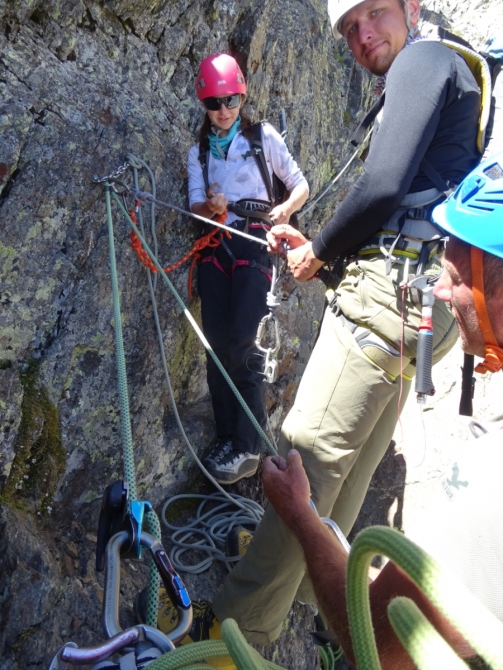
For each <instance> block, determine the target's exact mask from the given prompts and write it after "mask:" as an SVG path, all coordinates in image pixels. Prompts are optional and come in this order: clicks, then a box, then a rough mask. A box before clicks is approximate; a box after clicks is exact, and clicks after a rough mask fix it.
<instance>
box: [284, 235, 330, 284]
mask: <svg viewBox="0 0 503 670" xmlns="http://www.w3.org/2000/svg"><path fill="white" fill-rule="evenodd" d="M287 260H288V267H289V268H290V272H291V273H292V274H293V276H294V277H295V279H297V280H298V281H307V280H308V279H311V277H313V276H314V275H315V274H316V273H317V272H318V270H319V269H320V268H321V267H322V266H323V261H320V260H319V259H318V258H316V256H315V255H314V253H313V245H312V243H311V242H306V243H305V244H303V245H302V246H301V247H297V248H296V249H291V250H290V251H289V252H288V253H287Z"/></svg>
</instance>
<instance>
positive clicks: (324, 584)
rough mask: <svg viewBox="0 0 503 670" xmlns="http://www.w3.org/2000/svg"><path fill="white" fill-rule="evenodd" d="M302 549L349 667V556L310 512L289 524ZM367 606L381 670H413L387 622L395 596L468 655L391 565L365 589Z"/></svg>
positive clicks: (456, 636) (467, 649) (465, 646)
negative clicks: (408, 601) (404, 599)
mask: <svg viewBox="0 0 503 670" xmlns="http://www.w3.org/2000/svg"><path fill="white" fill-rule="evenodd" d="M288 525H289V527H290V529H291V530H292V532H293V533H294V535H295V536H296V537H297V539H298V541H299V543H300V544H301V546H302V548H303V550H304V554H305V560H306V564H307V568H308V572H309V576H310V578H311V581H312V583H313V587H314V591H315V593H316V597H317V599H318V603H319V605H320V607H321V609H322V611H323V613H324V614H325V616H326V617H327V619H328V622H329V625H330V627H331V629H332V630H333V631H334V633H335V635H336V636H337V638H338V640H339V642H340V643H341V645H342V647H343V649H344V651H345V653H346V655H347V656H348V658H349V659H350V660H351V661H352V662H354V653H353V647H352V643H351V637H350V633H349V621H348V615H347V609H346V569H347V562H348V555H347V553H346V551H345V550H344V548H343V547H342V545H341V544H340V542H339V541H338V540H337V538H336V537H335V535H334V534H333V532H332V531H331V530H330V529H329V528H328V527H327V526H325V525H324V524H323V523H322V522H321V521H320V519H319V518H318V516H317V515H316V513H315V512H314V511H313V510H311V509H309V511H307V510H306V511H305V512H303V513H302V514H301V515H297V516H296V519H295V520H290V522H289V523H288ZM369 589H370V603H371V610H372V621H373V625H374V631H375V636H376V643H377V647H378V651H379V657H380V659H381V664H382V668H383V670H409V669H410V670H413V668H414V663H413V662H412V660H411V658H410V657H409V655H408V654H407V652H406V651H405V649H404V648H403V647H402V645H401V644H400V642H399V640H398V638H397V637H396V635H395V633H394V631H393V629H392V627H391V624H390V623H389V620H388V616H387V607H388V604H389V602H390V601H391V600H392V599H393V598H394V597H396V596H398V595H401V596H406V597H409V598H411V599H412V600H414V602H415V603H416V604H417V605H418V607H419V608H420V609H421V611H422V612H423V613H424V614H425V615H426V617H427V618H428V619H429V620H430V621H431V622H432V623H433V625H434V626H435V628H436V629H437V630H438V631H439V633H440V634H441V635H442V636H443V637H444V638H445V639H446V640H447V641H448V642H449V643H450V644H451V646H452V647H453V648H454V649H455V650H456V652H457V653H458V654H459V655H460V656H462V657H465V658H466V657H469V656H472V655H473V651H472V649H471V648H470V647H469V645H468V644H467V643H466V642H465V640H464V639H463V638H462V637H461V636H460V635H459V634H458V633H457V631H455V630H454V629H453V628H452V626H451V625H450V624H449V622H448V621H447V620H446V619H445V618H444V617H443V616H442V615H441V614H440V612H438V610H436V609H435V608H434V607H433V606H432V605H431V603H430V602H429V601H428V600H427V599H426V598H425V596H424V595H423V594H422V593H421V592H420V591H419V590H418V589H417V587H416V586H415V585H414V584H413V583H412V582H411V581H410V580H409V579H408V578H407V577H406V575H405V574H404V573H402V572H401V571H400V570H399V569H398V568H396V567H395V566H394V565H392V564H390V563H388V565H387V566H386V567H385V568H384V570H382V571H381V572H380V573H379V574H378V576H377V577H376V579H375V580H374V581H373V582H372V583H371V584H370V586H369Z"/></svg>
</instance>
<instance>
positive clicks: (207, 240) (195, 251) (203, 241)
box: [129, 209, 232, 300]
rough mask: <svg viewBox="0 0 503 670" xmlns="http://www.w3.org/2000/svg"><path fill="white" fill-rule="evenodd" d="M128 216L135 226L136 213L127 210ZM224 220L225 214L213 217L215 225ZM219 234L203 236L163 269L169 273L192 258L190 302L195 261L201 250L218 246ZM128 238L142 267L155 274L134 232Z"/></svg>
mask: <svg viewBox="0 0 503 670" xmlns="http://www.w3.org/2000/svg"><path fill="white" fill-rule="evenodd" d="M129 216H130V217H131V221H132V222H133V223H134V224H135V225H136V212H135V211H134V209H131V210H129ZM226 219H227V212H224V213H223V214H218V215H217V216H215V221H216V222H217V223H225V221H226ZM219 232H220V231H219V229H218V228H215V229H214V230H212V231H211V232H210V233H208V234H207V235H203V236H202V237H200V238H199V239H198V240H196V241H195V242H194V244H193V245H192V248H191V249H190V251H188V252H187V253H186V254H185V256H182V258H180V260H179V261H176V263H172V264H171V265H168V266H167V267H165V268H163V270H164V272H171V271H172V270H176V268H179V267H180V266H181V265H183V264H184V263H185V262H186V261H188V260H189V258H190V257H191V256H193V259H192V263H191V264H190V269H189V278H188V286H187V289H188V292H189V299H190V300H192V277H193V274H194V266H195V264H196V263H197V261H198V260H199V259H200V258H201V251H202V250H203V249H206V248H207V247H209V248H210V249H214V248H216V247H218V246H220V240H219V239H217V238H216V235H217V233H219ZM224 233H225V234H226V235H227V237H228V238H229V239H230V238H231V237H232V236H231V234H230V232H229V231H228V230H225V231H224ZM129 238H130V240H131V249H132V250H133V251H134V252H135V254H136V255H137V256H138V258H139V259H140V261H141V262H142V263H143V265H145V267H147V268H148V269H149V270H151V271H152V272H157V268H156V266H155V265H154V263H153V262H152V260H151V258H150V256H149V255H148V254H147V252H146V251H145V249H144V248H143V246H142V243H141V241H140V238H139V237H138V235H137V234H136V233H135V232H134V230H132V231H131V232H130V233H129Z"/></svg>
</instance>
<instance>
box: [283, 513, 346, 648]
mask: <svg viewBox="0 0 503 670" xmlns="http://www.w3.org/2000/svg"><path fill="white" fill-rule="evenodd" d="M288 525H289V527H290V530H291V531H292V532H293V534H294V535H295V537H296V538H297V540H298V541H299V543H300V545H301V546H302V549H303V550H304V556H305V560H306V564H307V569H308V572H309V576H310V578H311V581H312V584H313V588H314V591H315V594H316V598H317V600H318V604H319V606H320V608H321V610H322V611H323V613H324V615H325V616H326V617H327V619H328V622H329V624H330V628H331V629H332V630H333V631H334V633H335V634H336V636H337V638H338V640H339V642H340V643H341V644H342V646H343V648H344V651H345V652H346V653H347V654H348V656H349V657H350V658H351V657H352V647H351V639H350V635H349V623H348V617H347V611H346V567H347V562H348V554H347V552H346V550H345V549H344V548H343V546H342V545H341V543H340V542H339V540H338V539H337V538H336V537H335V535H334V533H333V531H332V530H330V529H329V528H328V527H327V526H326V525H325V524H324V523H323V522H322V521H321V520H320V518H319V516H318V515H317V514H316V512H315V511H314V510H313V509H311V508H309V509H306V510H305V512H303V513H302V515H296V517H295V519H292V520H291V521H290V522H289V523H288Z"/></svg>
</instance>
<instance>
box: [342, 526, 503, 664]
mask: <svg viewBox="0 0 503 670" xmlns="http://www.w3.org/2000/svg"><path fill="white" fill-rule="evenodd" d="M375 555H382V556H387V557H389V558H390V559H391V560H392V561H393V563H395V564H396V565H397V566H398V567H399V568H400V569H401V570H403V572H405V573H406V574H407V576H408V577H409V578H410V579H411V580H412V581H413V582H414V583H415V584H416V586H417V587H418V588H420V589H421V590H422V591H423V593H424V594H425V595H426V596H427V597H428V598H429V600H430V601H431V603H432V604H433V605H434V606H435V607H436V608H437V609H438V610H439V611H440V612H441V613H442V614H443V615H444V616H445V617H446V618H447V619H448V620H449V621H450V622H451V624H452V625H453V626H454V627H455V628H456V629H457V630H458V631H459V633H460V634H461V635H462V636H463V637H464V638H465V639H466V640H467V642H468V643H469V644H470V645H471V646H472V648H473V649H475V651H476V652H477V653H478V654H479V655H480V656H482V658H483V659H484V660H485V661H486V663H488V664H489V665H490V667H491V668H493V670H503V623H501V622H500V621H499V620H498V619H496V617H494V616H493V615H492V614H491V613H490V612H489V611H488V610H487V609H486V608H485V607H484V605H482V603H480V602H479V601H478V600H477V598H476V597H475V596H474V595H473V594H472V593H471V592H470V591H468V589H467V588H466V587H465V586H464V585H462V584H461V583H459V582H458V581H456V580H454V579H452V578H451V576H450V575H449V574H448V573H447V572H446V571H445V570H444V569H443V568H442V567H441V566H440V565H439V564H438V563H437V562H436V561H435V560H434V559H433V558H431V556H429V555H428V554H427V553H426V552H425V551H424V550H423V549H421V547H418V546H417V545H416V544H414V542H412V541H411V540H409V539H407V538H406V537H404V536H403V535H402V534H401V533H399V532H398V531H396V530H393V529H391V528H387V527H385V526H374V527H372V528H366V529H365V530H363V531H362V532H361V533H360V534H359V535H358V536H357V538H356V540H355V541H354V542H353V545H352V547H351V553H350V555H349V561H348V570H347V584H346V594H347V608H348V616H349V625H350V630H351V638H352V641H353V649H354V653H355V658H356V665H357V668H359V669H360V670H380V669H381V664H380V661H379V656H378V653H377V646H376V642H375V636H374V631H373V628H372V618H371V613H370V598H369V584H368V569H369V566H370V563H371V561H372V558H373V557H374V556H375ZM404 601H405V602H404ZM411 602H412V601H410V600H409V599H407V598H400V599H398V598H397V599H395V600H393V601H392V602H391V603H390V605H389V608H388V611H389V616H390V621H391V624H392V626H393V628H394V629H395V632H396V633H397V635H398V637H399V639H400V640H401V642H402V644H403V645H404V647H405V649H406V650H407V652H408V653H409V654H410V656H411V657H412V658H413V660H414V662H415V663H416V665H417V667H418V668H419V670H446V668H449V670H450V668H453V670H455V669H456V668H466V667H468V666H466V664H465V663H464V662H463V661H461V660H460V659H459V658H458V657H457V656H456V655H455V654H454V652H452V650H451V649H450V648H449V650H446V649H445V647H444V646H443V645H442V644H441V643H439V640H438V638H440V635H439V634H438V633H437V632H436V631H435V630H434V629H433V627H432V626H431V625H430V624H429V623H428V622H427V621H426V619H425V617H424V616H423V615H422V614H421V612H419V610H418V609H417V607H416V606H415V605H414V606H413V607H411ZM433 640H435V642H434V644H435V647H434V648H433V647H430V645H431V644H433ZM449 651H450V652H451V653H450V654H449V653H448V652H449ZM454 657H455V660H453V659H454ZM446 659H448V660H446ZM446 663H447V664H446ZM455 663H456V664H455Z"/></svg>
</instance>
